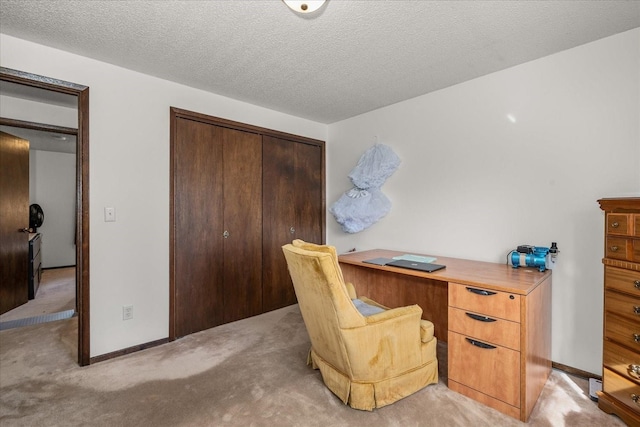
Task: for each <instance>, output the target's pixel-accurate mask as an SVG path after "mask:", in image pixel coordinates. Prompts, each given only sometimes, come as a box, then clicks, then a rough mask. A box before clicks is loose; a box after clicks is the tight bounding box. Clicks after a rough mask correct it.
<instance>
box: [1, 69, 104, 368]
mask: <svg viewBox="0 0 640 427" xmlns="http://www.w3.org/2000/svg"><path fill="white" fill-rule="evenodd" d="M0 80H3V81H7V82H12V83H17V84H21V85H25V86H31V87H35V88H40V89H46V90H50V91H53V92H60V93H65V94H68V95H74V96H76V97H77V100H78V108H77V112H78V130H77V138H76V236H77V239H76V306H77V308H78V364H79V365H80V366H85V365H89V364H90V363H91V352H90V347H89V345H90V339H89V319H90V317H89V87H88V86H84V85H79V84H77V83H71V82H66V81H63V80H57V79H53V78H50V77H45V76H40V75H37V74H31V73H27V72H24V71H18V70H14V69H11V68H6V67H0ZM14 123H15V121H14Z"/></svg>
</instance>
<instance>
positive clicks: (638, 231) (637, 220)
mask: <svg viewBox="0 0 640 427" xmlns="http://www.w3.org/2000/svg"><path fill="white" fill-rule="evenodd" d="M633 223H634V227H633V235H634V236H636V237H640V214H634V215H633Z"/></svg>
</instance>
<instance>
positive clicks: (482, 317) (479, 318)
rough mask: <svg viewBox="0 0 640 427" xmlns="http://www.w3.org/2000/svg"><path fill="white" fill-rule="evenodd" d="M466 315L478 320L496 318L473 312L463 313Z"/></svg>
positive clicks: (493, 320) (489, 320)
mask: <svg viewBox="0 0 640 427" xmlns="http://www.w3.org/2000/svg"><path fill="white" fill-rule="evenodd" d="M465 314H466V315H467V316H469V317H470V318H472V319H473V320H478V321H480V322H495V321H496V319H492V318H491V317H487V316H480V315H479V314H473V313H465Z"/></svg>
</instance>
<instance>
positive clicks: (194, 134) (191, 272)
mask: <svg viewBox="0 0 640 427" xmlns="http://www.w3.org/2000/svg"><path fill="white" fill-rule="evenodd" d="M221 134H222V129H220V128H218V127H216V126H211V125H208V124H205V123H199V122H195V121H191V120H184V119H177V121H176V129H175V141H174V150H175V156H174V157H175V165H174V168H175V179H174V185H175V187H174V213H175V264H174V265H175V326H176V336H177V337H181V336H184V335H188V334H190V333H193V332H197V331H201V330H203V329H208V328H211V327H213V326H216V325H219V324H221V323H222V321H223V314H224V313H223V311H222V302H223V295H224V294H223V288H222V287H221V286H218V283H222V280H223V277H224V276H223V267H224V261H223V260H224V258H223V246H222V244H221V239H222V233H223V232H224V221H223V210H222V206H221V203H220V200H222V196H223V193H222V191H223V183H222V176H223V168H222V138H221ZM204 236H206V238H203V237H204Z"/></svg>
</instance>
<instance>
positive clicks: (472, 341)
mask: <svg viewBox="0 0 640 427" xmlns="http://www.w3.org/2000/svg"><path fill="white" fill-rule="evenodd" d="M465 339H466V340H467V341H469V344H472V345H475V346H476V347H480V348H486V349H487V350H493V349H494V348H496V346H495V345H491V344H487V343H486V342H482V341H476V340H472V339H471V338H465Z"/></svg>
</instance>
